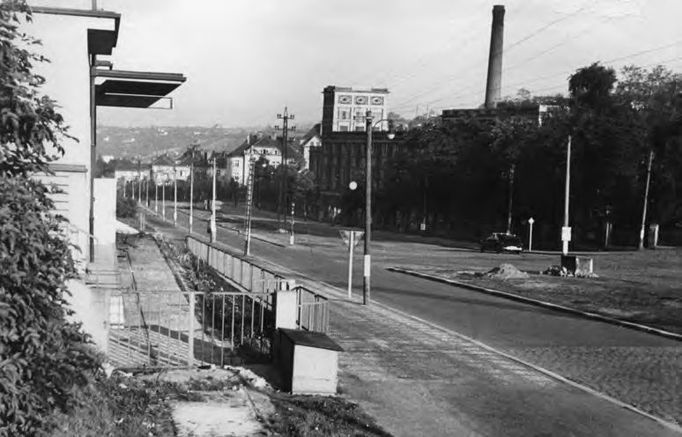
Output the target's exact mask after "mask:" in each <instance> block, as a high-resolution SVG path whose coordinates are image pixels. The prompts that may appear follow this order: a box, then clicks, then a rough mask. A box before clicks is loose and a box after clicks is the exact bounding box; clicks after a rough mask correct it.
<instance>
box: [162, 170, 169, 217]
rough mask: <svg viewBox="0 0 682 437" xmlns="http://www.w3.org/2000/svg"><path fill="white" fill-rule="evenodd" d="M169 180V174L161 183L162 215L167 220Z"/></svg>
mask: <svg viewBox="0 0 682 437" xmlns="http://www.w3.org/2000/svg"><path fill="white" fill-rule="evenodd" d="M167 182H168V174H166V178H165V179H164V180H163V185H161V217H163V220H164V221H166V183H167Z"/></svg>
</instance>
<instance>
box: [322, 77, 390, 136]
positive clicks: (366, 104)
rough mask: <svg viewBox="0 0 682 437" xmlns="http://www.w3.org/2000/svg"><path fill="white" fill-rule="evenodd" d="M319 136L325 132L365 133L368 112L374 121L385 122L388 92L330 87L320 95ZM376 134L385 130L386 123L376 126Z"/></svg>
mask: <svg viewBox="0 0 682 437" xmlns="http://www.w3.org/2000/svg"><path fill="white" fill-rule="evenodd" d="M322 95H323V102H322V120H323V123H322V131H321V132H322V134H324V135H326V134H327V133H328V132H364V131H365V122H366V121H365V117H366V114H367V111H370V112H371V113H372V117H373V118H374V120H375V121H377V122H379V121H380V120H385V119H387V118H388V110H387V108H388V102H387V100H388V90H387V89H386V88H371V89H368V90H362V89H354V88H349V87H338V86H333V85H330V86H328V87H325V89H324V90H323V91H322ZM374 129H376V130H382V131H385V130H388V121H383V122H379V123H377V125H376V126H375V127H374Z"/></svg>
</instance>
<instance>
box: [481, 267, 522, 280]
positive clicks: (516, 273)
mask: <svg viewBox="0 0 682 437" xmlns="http://www.w3.org/2000/svg"><path fill="white" fill-rule="evenodd" d="M485 276H487V277H488V278H493V279H525V278H527V277H528V273H526V272H522V271H521V270H519V269H517V268H516V267H514V266H513V265H511V264H501V265H500V266H499V267H495V268H494V269H492V270H490V271H488V272H486V274H485Z"/></svg>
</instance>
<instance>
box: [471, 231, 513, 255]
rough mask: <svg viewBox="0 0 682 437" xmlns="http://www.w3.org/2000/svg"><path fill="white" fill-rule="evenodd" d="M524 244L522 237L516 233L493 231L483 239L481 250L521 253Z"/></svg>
mask: <svg viewBox="0 0 682 437" xmlns="http://www.w3.org/2000/svg"><path fill="white" fill-rule="evenodd" d="M522 250H523V244H522V243H521V239H520V238H519V237H517V236H516V235H514V234H506V233H502V232H493V233H492V234H490V235H489V236H488V237H486V238H485V239H483V240H481V252H485V251H491V252H497V253H500V252H511V253H517V254H518V253H521V251H522Z"/></svg>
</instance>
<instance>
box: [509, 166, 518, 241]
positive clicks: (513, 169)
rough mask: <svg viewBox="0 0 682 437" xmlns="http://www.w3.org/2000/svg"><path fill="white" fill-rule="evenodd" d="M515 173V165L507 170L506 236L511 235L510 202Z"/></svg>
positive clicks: (512, 195)
mask: <svg viewBox="0 0 682 437" xmlns="http://www.w3.org/2000/svg"><path fill="white" fill-rule="evenodd" d="M515 171H516V164H512V165H511V167H510V168H509V204H508V207H507V234H511V225H512V200H513V197H514V172H515Z"/></svg>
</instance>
